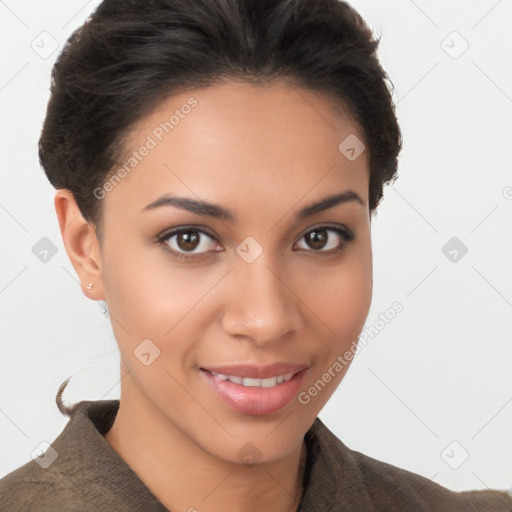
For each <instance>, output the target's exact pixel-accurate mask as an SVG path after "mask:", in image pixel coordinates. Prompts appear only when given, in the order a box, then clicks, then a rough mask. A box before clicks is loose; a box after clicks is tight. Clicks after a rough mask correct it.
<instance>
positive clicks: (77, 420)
mask: <svg viewBox="0 0 512 512" xmlns="http://www.w3.org/2000/svg"><path fill="white" fill-rule="evenodd" d="M98 404H110V402H98ZM112 404H114V405H115V402H112ZM95 405H96V404H95V403H94V402H88V401H82V402H80V403H78V404H76V405H75V407H74V408H73V409H70V410H69V412H70V419H69V420H68V422H67V424H66V426H65V428H64V429H63V430H62V432H61V433H60V434H59V435H58V437H57V438H56V439H55V440H54V441H53V442H52V443H51V445H49V446H48V448H47V449H46V451H45V452H44V453H43V454H42V455H40V456H39V457H36V458H34V459H32V460H30V461H28V462H27V463H25V464H23V465H22V466H20V467H18V468H17V469H15V470H14V471H12V472H10V473H8V474H7V475H5V476H4V477H3V478H2V479H0V510H1V511H6V512H18V511H19V512H43V511H49V510H67V511H75V510H88V509H90V507H88V503H89V498H90V497H91V496H90V494H89V493H88V492H86V491H85V488H86V487H85V486H84V484H86V483H87V484H89V488H91V484H92V485H94V482H90V473H91V471H90V468H91V465H92V464H93V463H94V462H93V461H92V460H91V457H90V455H91V454H95V455H96V456H97V455H98V454H97V453H94V450H91V448H94V446H96V443H97V441H95V439H94V437H92V436H94V430H93V429H94V426H93V424H92V423H91V422H90V421H87V418H86V416H84V413H85V410H86V408H88V409H89V410H92V411H94V406H95ZM108 410H111V408H109V409H108ZM84 420H85V421H84ZM99 435H100V434H98V436H99ZM96 458H97V457H96ZM89 490H90V489H89ZM89 504H90V503H89Z"/></svg>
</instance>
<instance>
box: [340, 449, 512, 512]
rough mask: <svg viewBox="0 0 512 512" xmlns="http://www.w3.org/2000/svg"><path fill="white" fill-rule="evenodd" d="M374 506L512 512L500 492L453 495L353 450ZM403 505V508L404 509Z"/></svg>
mask: <svg viewBox="0 0 512 512" xmlns="http://www.w3.org/2000/svg"><path fill="white" fill-rule="evenodd" d="M350 454H351V456H352V457H353V458H354V461H355V462H356V464H357V466H358V468H359V470H360V472H361V475H362V478H363V481H364V483H365V486H366V488H367V489H368V492H369V494H370V497H371V498H372V501H374V503H375V504H376V505H377V504H378V505H379V506H381V507H383V508H381V510H385V507H386V506H388V507H391V505H394V506H396V504H397V501H398V502H400V504H401V505H400V506H403V507H404V510H407V508H406V507H407V505H409V507H413V506H414V505H415V504H416V503H417V504H418V506H419V504H420V503H421V504H422V505H423V504H424V507H425V508H418V509H416V508H411V510H433V511H437V510H443V511H444V510H446V511H452V510H453V511H454V512H455V511H460V512H469V511H475V512H480V511H484V510H485V511H486V512H493V511H496V512H498V511H499V512H505V511H512V496H510V494H508V493H507V492H505V491H500V490H491V489H487V490H468V491H460V492H457V491H453V490H450V489H448V488H446V487H444V486H442V485H441V484H438V483H436V482H434V481H433V480H430V479H428V478H426V477H423V476H421V475H419V474H417V473H413V472H411V471H408V470H405V469H402V468H399V467H397V466H393V465H392V464H388V463H385V462H382V461H379V460H376V459H374V458H372V457H369V456H367V455H364V454H363V453H360V452H357V451H355V450H350ZM402 504H403V505H402Z"/></svg>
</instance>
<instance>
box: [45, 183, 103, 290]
mask: <svg viewBox="0 0 512 512" xmlns="http://www.w3.org/2000/svg"><path fill="white" fill-rule="evenodd" d="M54 204H55V211H56V213H57V218H58V221H59V226H60V232H61V235H62V241H63V243H64V246H65V248H66V252H67V254H68V257H69V259H70V261H71V264H72V265H73V267H74V269H75V271H76V273H77V274H78V280H79V283H80V287H81V289H82V291H83V293H84V295H85V296H86V297H87V298H89V299H91V300H104V299H105V294H104V289H103V281H102V276H101V253H100V246H99V241H98V238H97V236H96V230H95V229H94V225H92V224H91V223H89V222H88V221H86V220H85V219H84V218H83V216H82V214H81V212H80V209H79V208H78V205H77V203H76V200H75V198H74V196H73V194H72V193H71V191H70V190H67V189H59V190H57V192H56V194H55V200H54ZM89 285H91V286H89Z"/></svg>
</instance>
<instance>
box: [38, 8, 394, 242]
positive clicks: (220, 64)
mask: <svg viewBox="0 0 512 512" xmlns="http://www.w3.org/2000/svg"><path fill="white" fill-rule="evenodd" d="M379 43H380V37H379V38H374V36H373V34H372V32H371V30H370V29H369V28H368V26H367V25H366V23H365V22H364V20H363V19H362V18H361V16H360V15H359V14H358V13H357V12H356V11H355V10H354V9H353V8H352V7H350V6H349V5H348V4H346V3H345V2H342V1H340V0H193V1H191V0H104V1H103V2H102V3H101V4H100V5H99V7H98V8H97V9H96V11H95V12H94V13H93V14H92V16H91V17H90V18H89V19H88V20H87V21H86V22H85V23H84V25H83V26H81V27H80V28H78V29H77V30H76V31H75V32H74V33H73V34H72V35H71V36H70V38H69V39H68V41H67V42H66V44H65V46H64V48H63V50H62V52H61V54H60V55H59V57H58V59H57V61H56V63H55V66H54V68H53V71H52V82H51V97H50V101H49V103H48V108H47V112H46V119H45V122H44V126H43V130H42V133H41V137H40V140H39V158H40V162H41V165H42V167H43V168H44V170H45V172H46V175H47V177H48V179H49V180H50V182H51V184H52V185H53V186H54V187H55V188H65V189H69V190H70V191H71V192H72V194H73V196H74V198H75V200H76V202H77V204H78V207H79V209H80V212H81V213H82V216H83V217H84V219H85V220H87V221H88V222H90V223H92V224H93V225H94V226H95V227H96V229H97V232H98V234H99V235H101V220H102V219H101V213H102V208H101V204H102V203H101V199H99V198H97V197H96V195H95V194H94V190H96V189H97V188H98V187H101V186H102V185H103V184H104V182H105V181H106V180H107V179H108V177H109V175H110V174H111V173H112V172H113V171H115V167H116V166H117V165H119V164H120V162H121V157H122V155H123V150H124V149H125V148H124V147H123V141H124V140H125V138H126V135H127V132H128V130H129V129H130V127H131V126H133V124H134V123H135V122H137V121H138V120H139V119H141V118H142V117H144V116H145V115H147V114H148V113H149V112H150V111H151V110H152V109H153V108H155V107H156V106H158V104H159V103H160V102H161V101H162V100H163V99H165V98H166V97H169V96H171V95H172V94H176V93H178V92H183V91H186V90H192V89H197V88H201V87H208V86H210V85H214V84H216V83H219V82H222V81H225V80H239V81H244V82H247V83H260V84H261V83H263V84H264V83H269V82H271V81H274V80H284V81H287V82H289V83H290V84H294V85H297V86H300V87H303V88H306V89H309V90H313V91H318V92H322V93H324V94H326V95H327V96H328V97H329V98H332V100H333V101H336V102H338V103H339V104H340V105H342V106H344V107H346V108H347V109H348V111H349V113H350V114H351V115H352V116H353V117H354V119H355V120H356V121H357V122H358V124H359V125H360V126H361V127H362V129H363V132H364V136H365V145H366V147H367V149H368V151H369V161H370V183H369V191H368V192H369V208H370V210H373V209H375V208H376V207H377V206H378V204H379V203H380V200H381V198H382V195H383V192H382V189H383V186H384V184H386V183H388V182H389V181H391V180H392V179H395V178H396V171H397V165H398V160H397V159H398V154H399V152H400V150H401V145H402V139H401V133H400V129H399V126H398V123H397V120H396V116H395V109H394V105H393V102H392V99H391V93H390V89H388V84H389V85H391V86H392V84H391V82H390V80H389V78H388V76H387V74H386V73H385V71H384V70H383V69H382V67H381V65H380V63H379V60H378V58H377V54H376V52H377V48H378V45H379ZM340 142H341V141H340Z"/></svg>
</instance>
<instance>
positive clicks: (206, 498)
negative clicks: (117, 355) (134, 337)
mask: <svg viewBox="0 0 512 512" xmlns="http://www.w3.org/2000/svg"><path fill="white" fill-rule="evenodd" d="M130 379H131V376H130V374H128V375H126V376H125V377H124V379H123V384H127V385H126V386H125V387H124V388H123V389H122V391H121V400H120V405H119V411H118V413H117V416H116V418H115V421H114V424H113V426H112V428H111V429H110V430H109V432H107V433H106V434H105V439H106V440H107V442H108V443H109V444H110V445H111V446H112V448H113V449H114V450H115V451H116V452H117V453H118V454H119V456H120V457H121V458H122V459H123V460H124V461H125V462H126V463H127V464H128V465H129V466H130V467H131V469H132V470H133V471H134V472H135V473H136V474H137V476H138V477H139V478H140V480H141V481H142V482H143V483H144V484H145V485H146V487H148V488H149V489H150V490H151V492H152V493H153V494H154V495H155V496H156V497H157V498H158V499H159V501H160V502H161V503H162V504H163V505H164V506H165V507H166V508H167V509H168V510H170V511H173V512H174V511H178V510H187V511H190V512H194V511H196V512H197V511H199V512H206V511H207V512H217V511H221V510H222V512H232V511H233V512H235V511H237V512H238V511H240V510H244V511H245V512H253V511H254V512H256V511H258V512H259V511H261V510H265V511H267V512H274V511H275V512H277V511H279V512H283V511H284V512H295V511H296V510H297V507H298V505H299V502H300V498H301V495H302V479H303V469H304V461H305V449H306V445H305V442H304V441H302V442H301V443H299V444H298V445H297V447H296V448H295V449H294V450H293V451H292V452H291V453H289V454H288V455H287V456H286V457H284V458H282V459H279V460H276V461H271V462H264V463H258V464H254V465H250V466H248V465H243V464H235V463H232V462H230V461H226V460H221V459H219V458H217V457H215V456H213V455H212V454H210V453H208V452H206V451H204V450H203V449H202V448H201V447H199V446H198V445H197V444H196V443H194V442H193V440H192V439H190V438H189V437H187V435H185V433H184V432H182V431H181V430H179V429H178V428H177V427H176V426H175V425H173V424H171V423H170V422H169V421H168V420H167V419H166V418H165V417H164V416H163V415H162V413H161V412H160V411H159V410H158V409H157V408H156V407H155V406H154V405H153V404H152V403H150V402H148V401H147V400H145V397H144V395H142V394H141V395H142V396H139V395H137V391H136V389H134V388H135V387H136V386H134V385H133V383H132V385H129V382H126V381H130ZM125 390H128V391H129V393H128V394H126V396H123V391H125Z"/></svg>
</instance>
